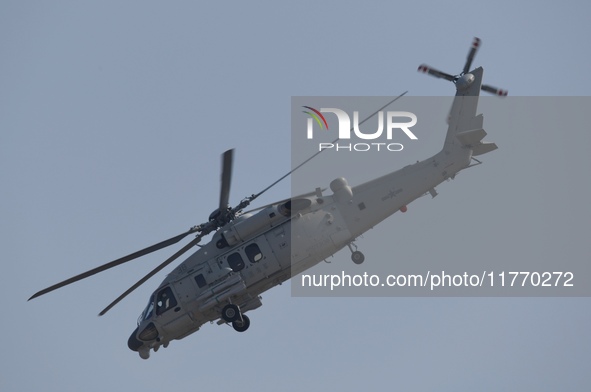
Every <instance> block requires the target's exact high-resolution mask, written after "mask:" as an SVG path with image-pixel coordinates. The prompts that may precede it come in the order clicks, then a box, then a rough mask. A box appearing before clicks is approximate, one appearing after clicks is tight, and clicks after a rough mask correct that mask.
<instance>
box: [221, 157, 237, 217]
mask: <svg viewBox="0 0 591 392" xmlns="http://www.w3.org/2000/svg"><path fill="white" fill-rule="evenodd" d="M233 161H234V149H231V150H228V151H226V152H225V153H224V154H223V155H222V188H221V190H220V207H219V211H220V212H221V211H223V210H225V209H226V208H228V202H229V200H230V183H231V182H232V162H233Z"/></svg>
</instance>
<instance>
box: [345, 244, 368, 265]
mask: <svg viewBox="0 0 591 392" xmlns="http://www.w3.org/2000/svg"><path fill="white" fill-rule="evenodd" d="M347 246H348V247H349V250H350V251H351V260H353V262H354V263H355V264H361V263H363V262H364V261H365V255H364V254H363V253H361V252H360V251H358V250H357V245H355V243H354V242H351V243H348V244H347ZM353 247H354V248H355V250H353Z"/></svg>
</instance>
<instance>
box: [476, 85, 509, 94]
mask: <svg viewBox="0 0 591 392" xmlns="http://www.w3.org/2000/svg"><path fill="white" fill-rule="evenodd" d="M480 88H481V89H482V91H486V92H487V93H491V94H494V95H498V96H499V97H506V96H507V94H509V92H508V91H507V90H503V89H500V88H496V87H493V86H489V85H486V84H483V85H482V86H481V87H480Z"/></svg>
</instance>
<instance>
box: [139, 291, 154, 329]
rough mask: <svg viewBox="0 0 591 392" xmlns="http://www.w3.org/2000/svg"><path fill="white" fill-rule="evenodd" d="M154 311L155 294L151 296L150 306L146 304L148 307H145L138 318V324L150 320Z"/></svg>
mask: <svg viewBox="0 0 591 392" xmlns="http://www.w3.org/2000/svg"><path fill="white" fill-rule="evenodd" d="M152 313H154V296H151V297H150V300H149V301H148V306H146V309H144V311H143V312H142V314H141V315H140V317H139V319H138V320H137V324H138V325H140V323H141V322H142V321H144V320H148V319H149V318H150V317H152Z"/></svg>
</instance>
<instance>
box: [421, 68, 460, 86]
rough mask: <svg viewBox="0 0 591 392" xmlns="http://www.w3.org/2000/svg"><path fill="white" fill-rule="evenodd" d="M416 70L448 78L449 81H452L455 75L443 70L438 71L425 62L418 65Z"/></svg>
mask: <svg viewBox="0 0 591 392" xmlns="http://www.w3.org/2000/svg"><path fill="white" fill-rule="evenodd" d="M417 71H419V72H423V73H426V74H429V75H431V76H435V77H436V78H442V79H446V80H449V81H450V82H452V81H454V80H455V79H456V77H455V76H453V75H450V74H448V73H445V72H441V71H438V70H436V69H435V68H431V67H429V66H428V65H425V64H421V65H419V69H418V70H417Z"/></svg>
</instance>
